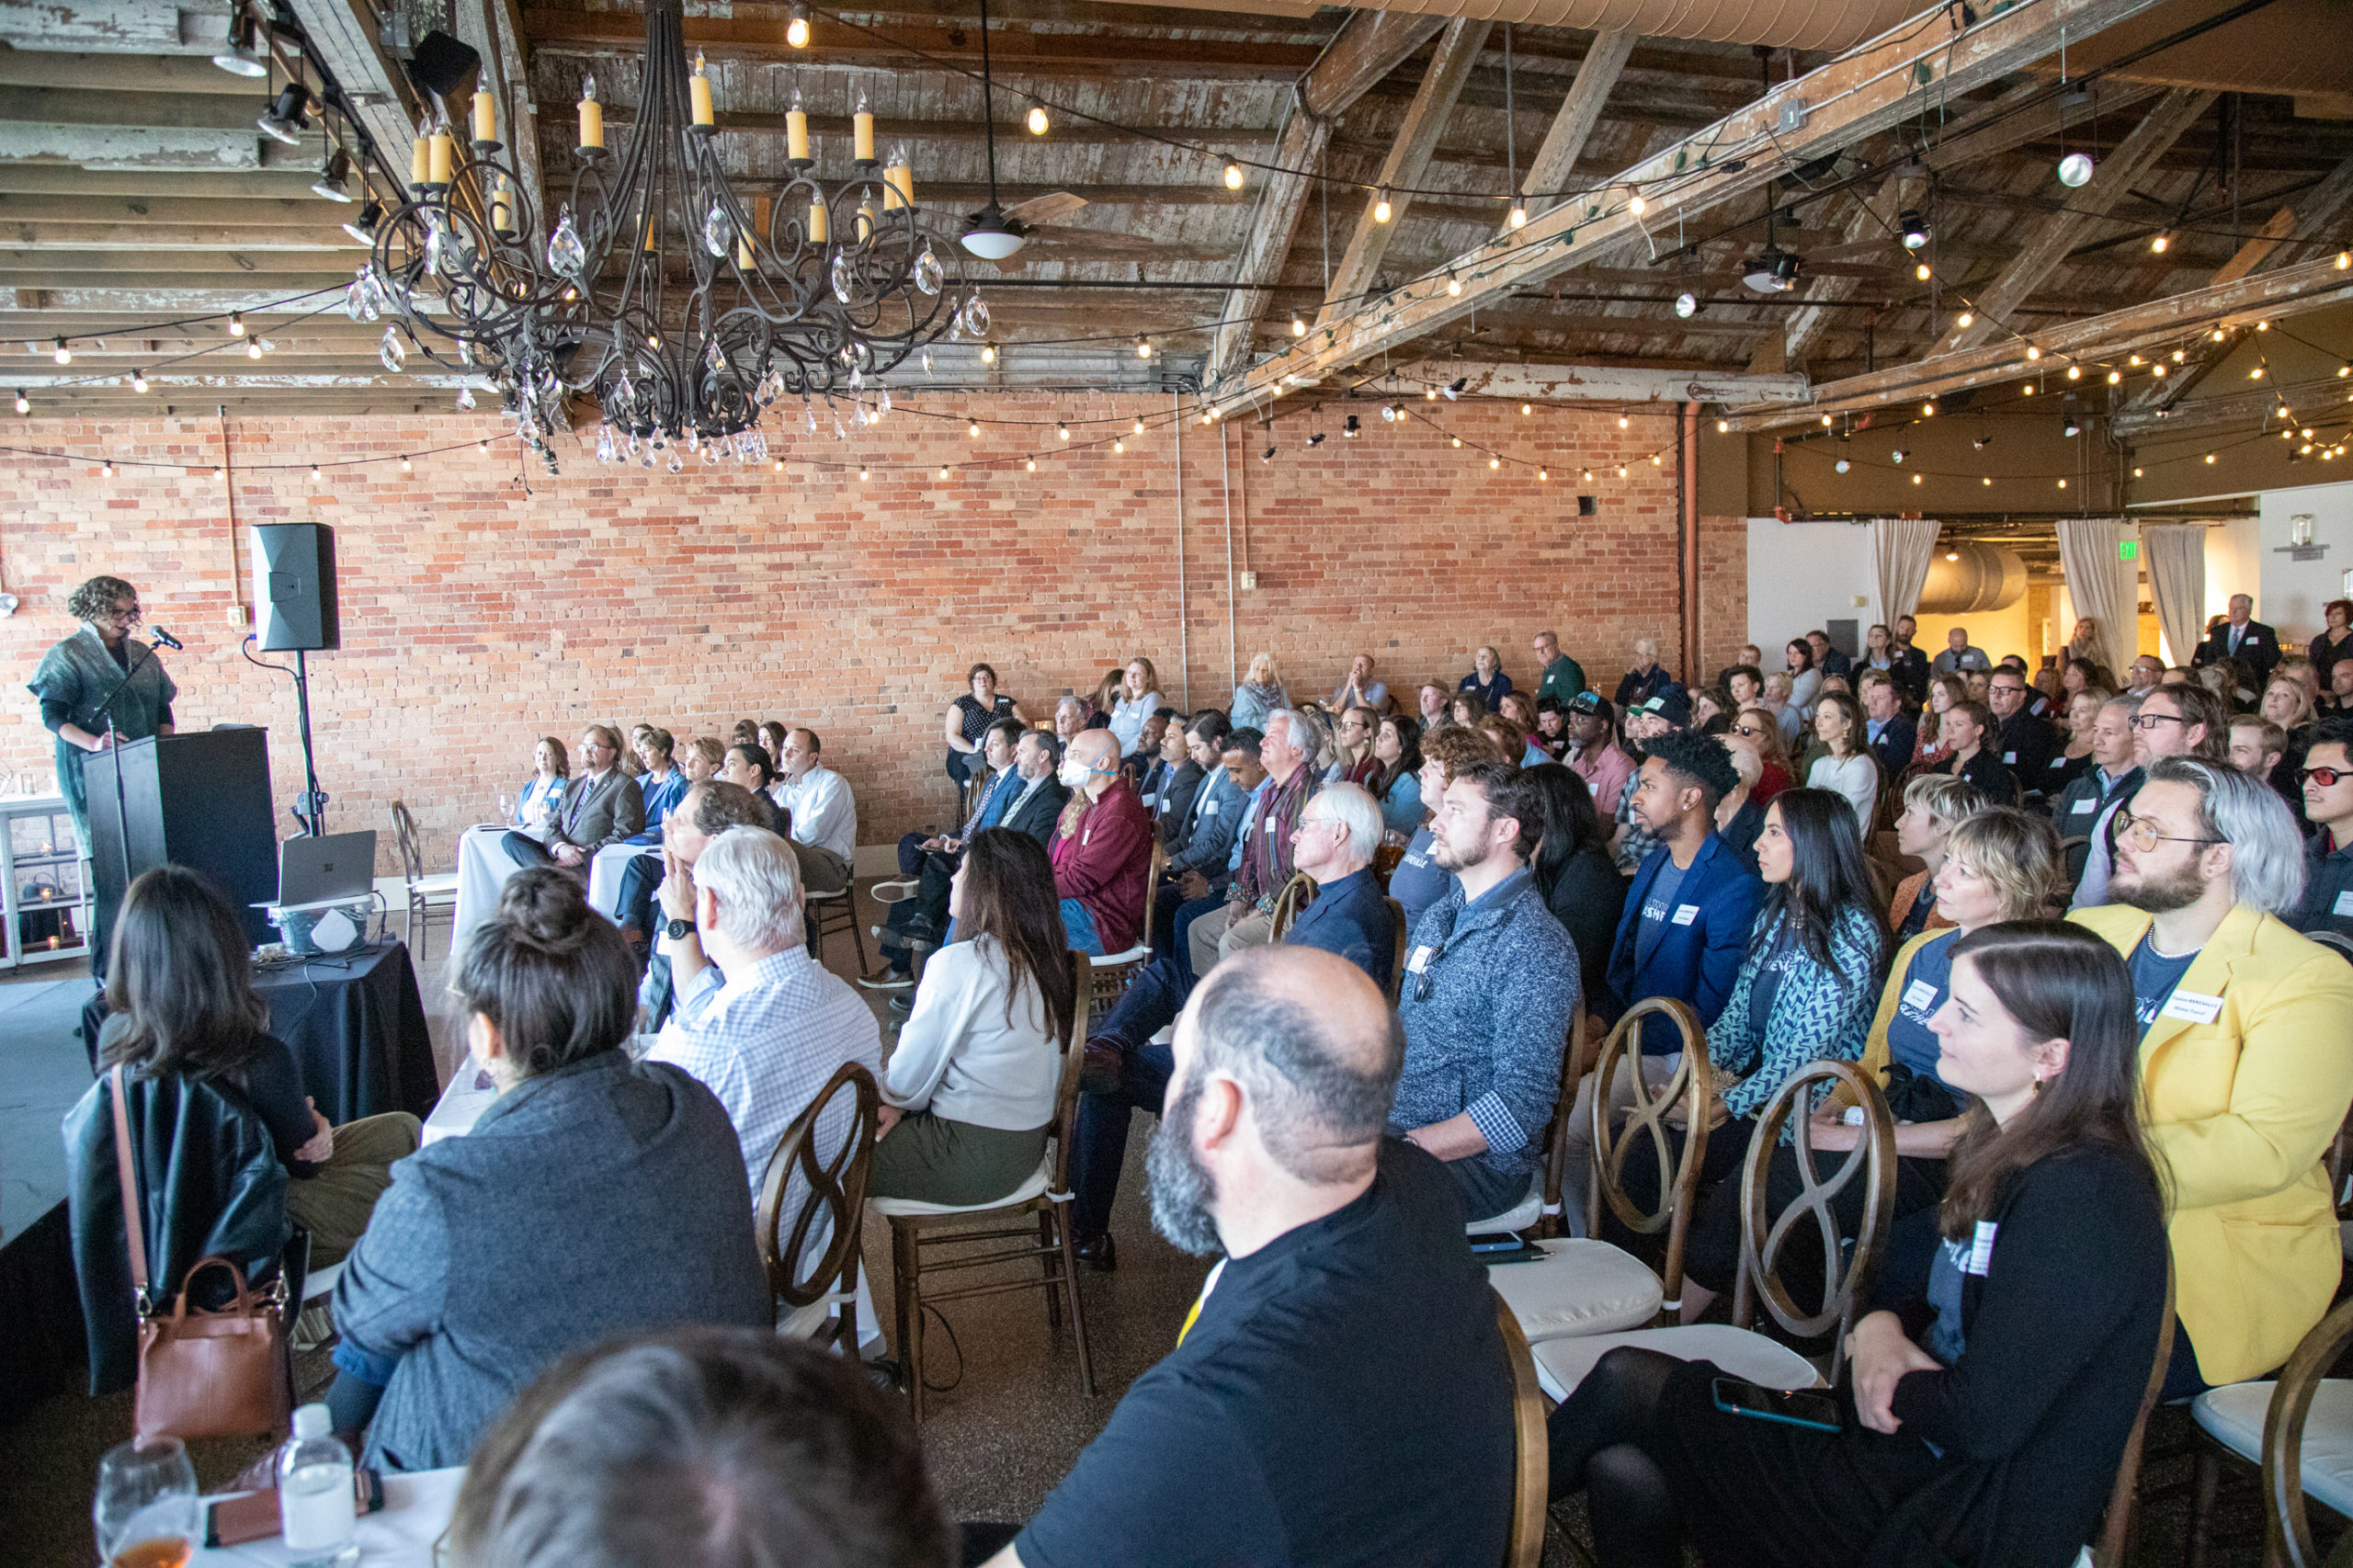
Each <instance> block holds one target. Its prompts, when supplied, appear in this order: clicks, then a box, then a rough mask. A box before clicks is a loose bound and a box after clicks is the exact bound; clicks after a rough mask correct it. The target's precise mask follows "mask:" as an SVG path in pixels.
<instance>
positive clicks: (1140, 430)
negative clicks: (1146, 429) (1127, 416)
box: [1135, 419, 1143, 436]
mask: <svg viewBox="0 0 2353 1568" xmlns="http://www.w3.org/2000/svg"><path fill="white" fill-rule="evenodd" d="M1135 433H1136V434H1137V435H1139V436H1141V435H1142V434H1143V421H1142V420H1141V419H1139V420H1137V421H1136V430H1135Z"/></svg>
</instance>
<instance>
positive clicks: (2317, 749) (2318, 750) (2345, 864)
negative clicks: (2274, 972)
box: [2288, 661, 2353, 937]
mask: <svg viewBox="0 0 2353 1568" xmlns="http://www.w3.org/2000/svg"><path fill="white" fill-rule="evenodd" d="M2347 663H2353V661H2347ZM2296 771H2297V774H2298V781H2299V782H2300V783H2301V784H2302V786H2303V790H2304V815H2305V816H2306V817H2308V818H2310V819H2311V821H2312V824H2313V835H2312V836H2311V837H2310V838H2308V839H2306V840H2304V898H2303V902H2302V903H2301V904H2299V905H2297V907H2296V913H2295V914H2293V915H2290V916H2289V917H2288V924H2289V925H2290V926H2294V927H2295V928H2296V929H2297V930H2299V931H2304V932H2314V931H2334V932H2336V934H2337V935H2338V936H2341V937H2353V718H2342V719H2323V720H2322V721H2320V722H2318V723H2316V724H2314V725H2313V734H2312V745H2311V747H2310V748H2309V749H2308V750H2307V751H2306V752H2305V753H2304V765H2303V766H2302V767H2300V768H2298V769H2297V770H2296Z"/></svg>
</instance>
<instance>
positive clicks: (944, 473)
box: [939, 463, 948, 480]
mask: <svg viewBox="0 0 2353 1568" xmlns="http://www.w3.org/2000/svg"><path fill="white" fill-rule="evenodd" d="M939 477H940V478H941V479H943V480H945V479H946V478H947V477H948V465H947V464H945V463H942V464H940V465H939Z"/></svg>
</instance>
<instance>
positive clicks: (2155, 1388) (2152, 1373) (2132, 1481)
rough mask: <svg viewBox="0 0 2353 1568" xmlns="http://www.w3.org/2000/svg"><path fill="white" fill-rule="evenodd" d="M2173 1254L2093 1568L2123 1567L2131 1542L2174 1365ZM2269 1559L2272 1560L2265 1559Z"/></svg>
mask: <svg viewBox="0 0 2353 1568" xmlns="http://www.w3.org/2000/svg"><path fill="white" fill-rule="evenodd" d="M2174 1328H2175V1319H2174V1315H2173V1255H2172V1253H2171V1252H2170V1251H2168V1252H2167V1253H2166V1255H2165V1317H2164V1319H2163V1320H2162V1321H2161V1322H2160V1323H2159V1324H2158V1326H2157V1358H2156V1363H2155V1365H2154V1366H2153V1367H2151V1368H2150V1369H2149V1381H2148V1386H2147V1387H2145V1388H2143V1390H2142V1391H2141V1409H2140V1413H2139V1414H2138V1415H2134V1416H2133V1417H2132V1432H2131V1436H2130V1437H2126V1438H2125V1439H2124V1457H2123V1458H2122V1459H2121V1460H2118V1461H2117V1466H2116V1481H2115V1483H2114V1484H2113V1485H2111V1486H2110V1487H2109V1492H2108V1514H2107V1517H2106V1518H2105V1519H2104V1520H2103V1521H2102V1522H2101V1524H2100V1528H2099V1544H2098V1545H2097V1546H2095V1547H2094V1548H2093V1549H2092V1563H2093V1568H2124V1561H2125V1558H2126V1556H2127V1554H2128V1553H2129V1551H2131V1543H2132V1525H2133V1518H2132V1510H2133V1506H2134V1505H2135V1504H2136V1503H2137V1502H2138V1501H2139V1499H2140V1494H2141V1450H2142V1445H2143V1441H2144V1440H2145V1439H2146V1438H2147V1437H2148V1433H2149V1413H2150V1412H2151V1411H2153V1410H2154V1409H2155V1408H2156V1407H2157V1396H2158V1395H2159V1394H2161V1393H2163V1392H2165V1373H2166V1371H2167V1370H2168V1369H2170V1368H2171V1367H2172V1365H2173V1335H2174ZM2266 1561H2269V1559H2268V1558H2267V1559H2266Z"/></svg>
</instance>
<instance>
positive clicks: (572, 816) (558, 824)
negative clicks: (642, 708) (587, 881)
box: [501, 724, 645, 876]
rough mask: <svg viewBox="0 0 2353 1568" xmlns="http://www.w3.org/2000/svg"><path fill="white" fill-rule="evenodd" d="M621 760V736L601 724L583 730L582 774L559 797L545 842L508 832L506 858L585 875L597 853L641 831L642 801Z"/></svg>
mask: <svg viewBox="0 0 2353 1568" xmlns="http://www.w3.org/2000/svg"><path fill="white" fill-rule="evenodd" d="M620 755H621V739H620V736H619V735H617V734H615V733H613V732H612V731H610V730H608V729H607V728H606V727H605V726H604V725H602V724H591V725H589V726H588V727H587V728H586V729H585V730H583V731H581V732H580V767H581V768H582V774H581V776H580V777H579V778H574V780H573V781H572V787H571V788H570V789H568V790H565V791H564V792H563V804H562V805H561V806H559V807H557V808H556V813H555V820H554V821H553V822H551V823H550V824H548V835H547V839H546V841H545V842H544V843H542V842H541V841H540V840H539V839H536V838H532V837H529V836H528V835H523V834H520V833H510V834H508V835H506V838H505V839H503V840H501V843H502V844H503V845H504V846H505V847H506V854H507V857H508V858H510V859H512V860H513V861H514V862H515V863H516V864H517V865H518V866H562V867H564V868H565V869H569V870H576V871H578V872H580V873H581V874H582V875H583V876H585V875H586V874H587V870H588V862H589V861H591V860H593V859H595V858H597V850H599V849H602V848H604V847H605V846H607V845H608V844H619V843H620V841H621V840H623V839H625V838H628V837H631V836H632V835H636V834H639V833H642V832H643V831H644V829H645V797H644V795H643V794H642V793H641V792H640V791H639V790H638V788H637V780H636V779H634V778H631V777H630V776H629V775H628V774H626V773H623V772H622V771H621V770H620V767H617V766H616V764H618V763H619V762H620Z"/></svg>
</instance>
